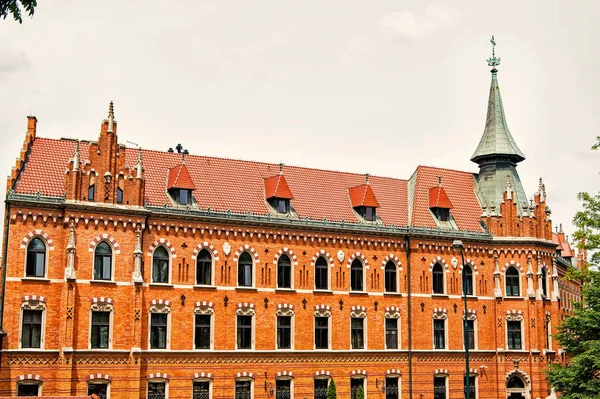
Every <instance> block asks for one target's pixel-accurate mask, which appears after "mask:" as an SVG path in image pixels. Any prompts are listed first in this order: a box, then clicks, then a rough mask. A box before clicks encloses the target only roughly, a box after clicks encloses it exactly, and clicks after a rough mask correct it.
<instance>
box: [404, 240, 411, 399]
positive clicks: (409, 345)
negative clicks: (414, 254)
mask: <svg viewBox="0 0 600 399" xmlns="http://www.w3.org/2000/svg"><path fill="white" fill-rule="evenodd" d="M404 242H405V243H406V269H407V280H408V287H407V292H408V389H409V394H408V397H409V398H410V399H412V398H413V378H412V377H413V370H412V297H411V293H412V290H411V288H410V286H411V282H412V280H411V278H410V238H409V236H408V234H407V235H406V236H405V238H404Z"/></svg>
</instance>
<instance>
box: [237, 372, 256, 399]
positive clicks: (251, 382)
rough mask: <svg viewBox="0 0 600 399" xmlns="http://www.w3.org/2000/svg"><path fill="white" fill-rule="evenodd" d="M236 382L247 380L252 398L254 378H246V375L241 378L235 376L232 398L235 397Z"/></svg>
mask: <svg viewBox="0 0 600 399" xmlns="http://www.w3.org/2000/svg"><path fill="white" fill-rule="evenodd" d="M238 382H249V383H250V397H251V398H254V378H248V377H243V378H236V379H235V380H234V382H233V395H234V396H233V398H234V399H237V391H236V388H237V383H238Z"/></svg>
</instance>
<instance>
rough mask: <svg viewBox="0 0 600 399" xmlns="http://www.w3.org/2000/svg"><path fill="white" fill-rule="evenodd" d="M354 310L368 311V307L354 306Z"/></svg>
mask: <svg viewBox="0 0 600 399" xmlns="http://www.w3.org/2000/svg"><path fill="white" fill-rule="evenodd" d="M352 311H353V312H366V311H367V307H366V306H352Z"/></svg>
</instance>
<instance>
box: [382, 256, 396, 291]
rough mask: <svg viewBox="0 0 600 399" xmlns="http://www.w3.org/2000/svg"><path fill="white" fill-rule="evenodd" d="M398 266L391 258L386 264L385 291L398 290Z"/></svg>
mask: <svg viewBox="0 0 600 399" xmlns="http://www.w3.org/2000/svg"><path fill="white" fill-rule="evenodd" d="M396 269H397V267H396V264H395V263H394V262H392V261H391V260H390V261H389V262H388V263H386V264H385V270H384V272H385V292H398V272H397V271H396Z"/></svg>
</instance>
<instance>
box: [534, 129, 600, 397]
mask: <svg viewBox="0 0 600 399" xmlns="http://www.w3.org/2000/svg"><path fill="white" fill-rule="evenodd" d="M597 140H598V142H597V143H596V144H594V146H593V147H592V149H594V150H597V149H600V137H598V138H597ZM578 198H579V200H580V201H582V205H583V209H582V210H581V211H579V212H577V213H576V214H575V217H574V218H573V224H575V226H576V227H577V231H576V232H575V234H574V238H575V240H576V241H577V242H578V247H579V249H580V250H584V249H585V250H587V251H589V252H590V256H589V260H587V261H586V265H585V266H586V267H584V268H582V269H581V270H576V269H573V270H570V271H569V273H568V275H567V278H571V279H577V280H579V281H580V282H581V283H582V291H581V297H582V299H581V302H579V303H575V304H573V306H574V311H573V313H572V314H571V315H569V316H568V317H567V318H566V319H565V320H564V321H563V322H562V323H561V325H560V326H559V327H558V333H557V334H555V335H554V338H556V340H557V341H558V342H559V343H560V345H561V346H562V347H563V348H564V350H565V351H566V353H567V355H568V358H569V362H568V364H566V365H560V364H554V365H550V366H549V367H548V369H547V370H546V373H547V376H548V381H550V384H551V385H552V386H553V387H554V389H555V390H556V392H557V393H559V394H560V396H561V398H564V399H592V398H594V399H596V398H600V271H598V266H599V265H600V193H598V194H596V195H591V194H589V193H579V195H578Z"/></svg>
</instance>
